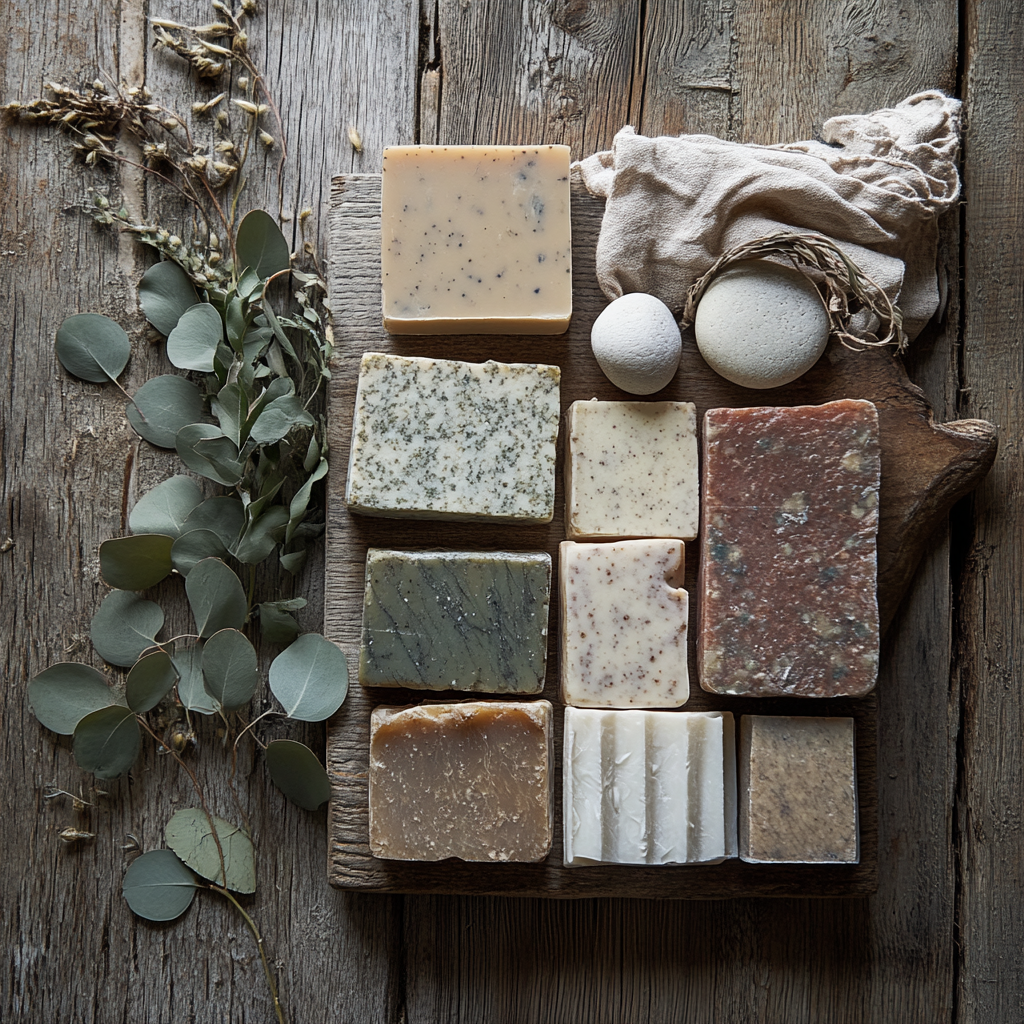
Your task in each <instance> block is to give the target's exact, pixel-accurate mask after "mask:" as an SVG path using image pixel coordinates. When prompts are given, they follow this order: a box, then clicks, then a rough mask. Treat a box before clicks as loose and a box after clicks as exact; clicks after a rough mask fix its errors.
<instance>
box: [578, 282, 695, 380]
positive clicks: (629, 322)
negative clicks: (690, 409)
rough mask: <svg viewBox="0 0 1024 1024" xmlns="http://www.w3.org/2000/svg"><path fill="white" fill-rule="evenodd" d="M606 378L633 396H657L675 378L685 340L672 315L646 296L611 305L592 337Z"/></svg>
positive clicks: (629, 297) (634, 295)
mask: <svg viewBox="0 0 1024 1024" xmlns="http://www.w3.org/2000/svg"><path fill="white" fill-rule="evenodd" d="M590 344H591V347H592V348H593V350H594V357H595V358H596V359H597V364H598V366H600V367H601V369H602V370H603V371H604V375H605V376H606V377H607V378H608V379H609V380H610V381H611V382H612V383H613V384H614V385H615V386H616V387H617V388H621V389H622V390H623V391H628V392H629V393H630V394H631V395H653V394H654V392H655V391H660V390H661V389H662V388H663V387H665V386H666V385H667V384H668V383H669V382H670V381H671V380H672V378H673V377H674V376H675V374H676V370H677V369H678V368H679V358H680V356H681V355H682V353H683V340H682V337H681V336H680V334H679V325H678V324H677V323H676V318H675V317H674V316H673V315H672V310H670V309H669V308H668V306H666V305H665V303H664V302H662V301H661V299H658V298H655V297H654V296H653V295H647V294H646V293H645V292H630V293H629V294H628V295H622V296H620V297H619V298H617V299H615V300H613V301H612V302H610V303H609V304H608V305H607V306H606V307H605V308H604V309H603V310H602V312H601V315H600V316H599V317H598V318H597V319H596V320H595V321H594V326H593V327H592V328H591V331H590Z"/></svg>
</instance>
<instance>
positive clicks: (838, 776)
mask: <svg viewBox="0 0 1024 1024" xmlns="http://www.w3.org/2000/svg"><path fill="white" fill-rule="evenodd" d="M854 751H855V748H854V722H853V719H852V718H791V717H781V716H779V717H775V716H768V715H744V716H743V717H742V718H741V719H740V751H739V773H740V781H739V792H740V822H739V825H740V829H739V831H740V857H741V859H743V860H745V861H750V862H751V863H752V864H856V863H857V862H858V861H859V860H860V841H859V836H858V829H857V772H856V764H855V752H854Z"/></svg>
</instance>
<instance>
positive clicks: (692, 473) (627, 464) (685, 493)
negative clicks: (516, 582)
mask: <svg viewBox="0 0 1024 1024" xmlns="http://www.w3.org/2000/svg"><path fill="white" fill-rule="evenodd" d="M565 470H566V471H565V494H566V499H565V529H566V533H567V534H568V536H569V537H577V538H578V537H591V538H593V539H595V540H598V539H608V540H611V539H614V538H619V537H679V538H681V539H682V540H693V539H694V538H695V537H696V536H697V522H698V516H699V508H700V486H699V483H698V477H697V416H696V410H695V408H694V406H693V405H692V403H690V402H596V401H591V402H573V404H572V406H571V407H570V409H569V417H568V429H567V431H566V460H565Z"/></svg>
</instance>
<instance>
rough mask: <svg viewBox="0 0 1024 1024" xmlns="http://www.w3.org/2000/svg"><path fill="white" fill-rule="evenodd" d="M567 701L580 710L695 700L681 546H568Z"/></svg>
mask: <svg viewBox="0 0 1024 1024" xmlns="http://www.w3.org/2000/svg"><path fill="white" fill-rule="evenodd" d="M559 557H560V582H561V598H562V601H561V604H562V637H561V641H562V684H561V685H562V699H563V700H564V701H565V703H566V704H571V705H574V706H575V707H590V708H674V707H679V705H681V704H685V703H686V700H687V698H688V697H689V696H690V684H689V675H688V672H687V667H686V629H687V610H688V606H689V598H688V595H687V593H686V591H685V590H682V589H680V588H678V587H677V586H675V584H676V583H678V582H680V581H681V580H682V577H683V542H682V541H680V540H662V539H658V540H626V541H619V542H617V543H608V544H577V543H575V542H574V541H563V542H562V544H561V546H560V550H559Z"/></svg>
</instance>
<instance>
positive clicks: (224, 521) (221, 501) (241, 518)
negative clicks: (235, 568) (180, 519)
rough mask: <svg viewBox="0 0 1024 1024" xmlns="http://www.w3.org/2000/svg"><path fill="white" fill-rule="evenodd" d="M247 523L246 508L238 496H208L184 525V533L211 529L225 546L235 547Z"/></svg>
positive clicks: (190, 514)
mask: <svg viewBox="0 0 1024 1024" xmlns="http://www.w3.org/2000/svg"><path fill="white" fill-rule="evenodd" d="M244 525H245V509H244V508H243V507H242V502H241V500H240V499H238V498H233V497H231V496H230V495H226V494H224V495H218V496H217V497H216V498H207V499H206V501H204V502H203V503H202V504H201V505H198V506H196V508H194V509H193V510H192V511H191V512H190V513H189V517H188V519H186V520H185V523H184V525H183V527H182V531H181V532H182V534H186V533H188V532H189V531H190V530H210V531H212V532H213V533H215V534H217V536H218V537H220V539H221V540H222V541H223V542H224V547H226V548H228V549H230V548H232V547H234V544H235V541H236V540H238V535H239V534H240V533H241V532H242V527H243V526H244Z"/></svg>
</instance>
